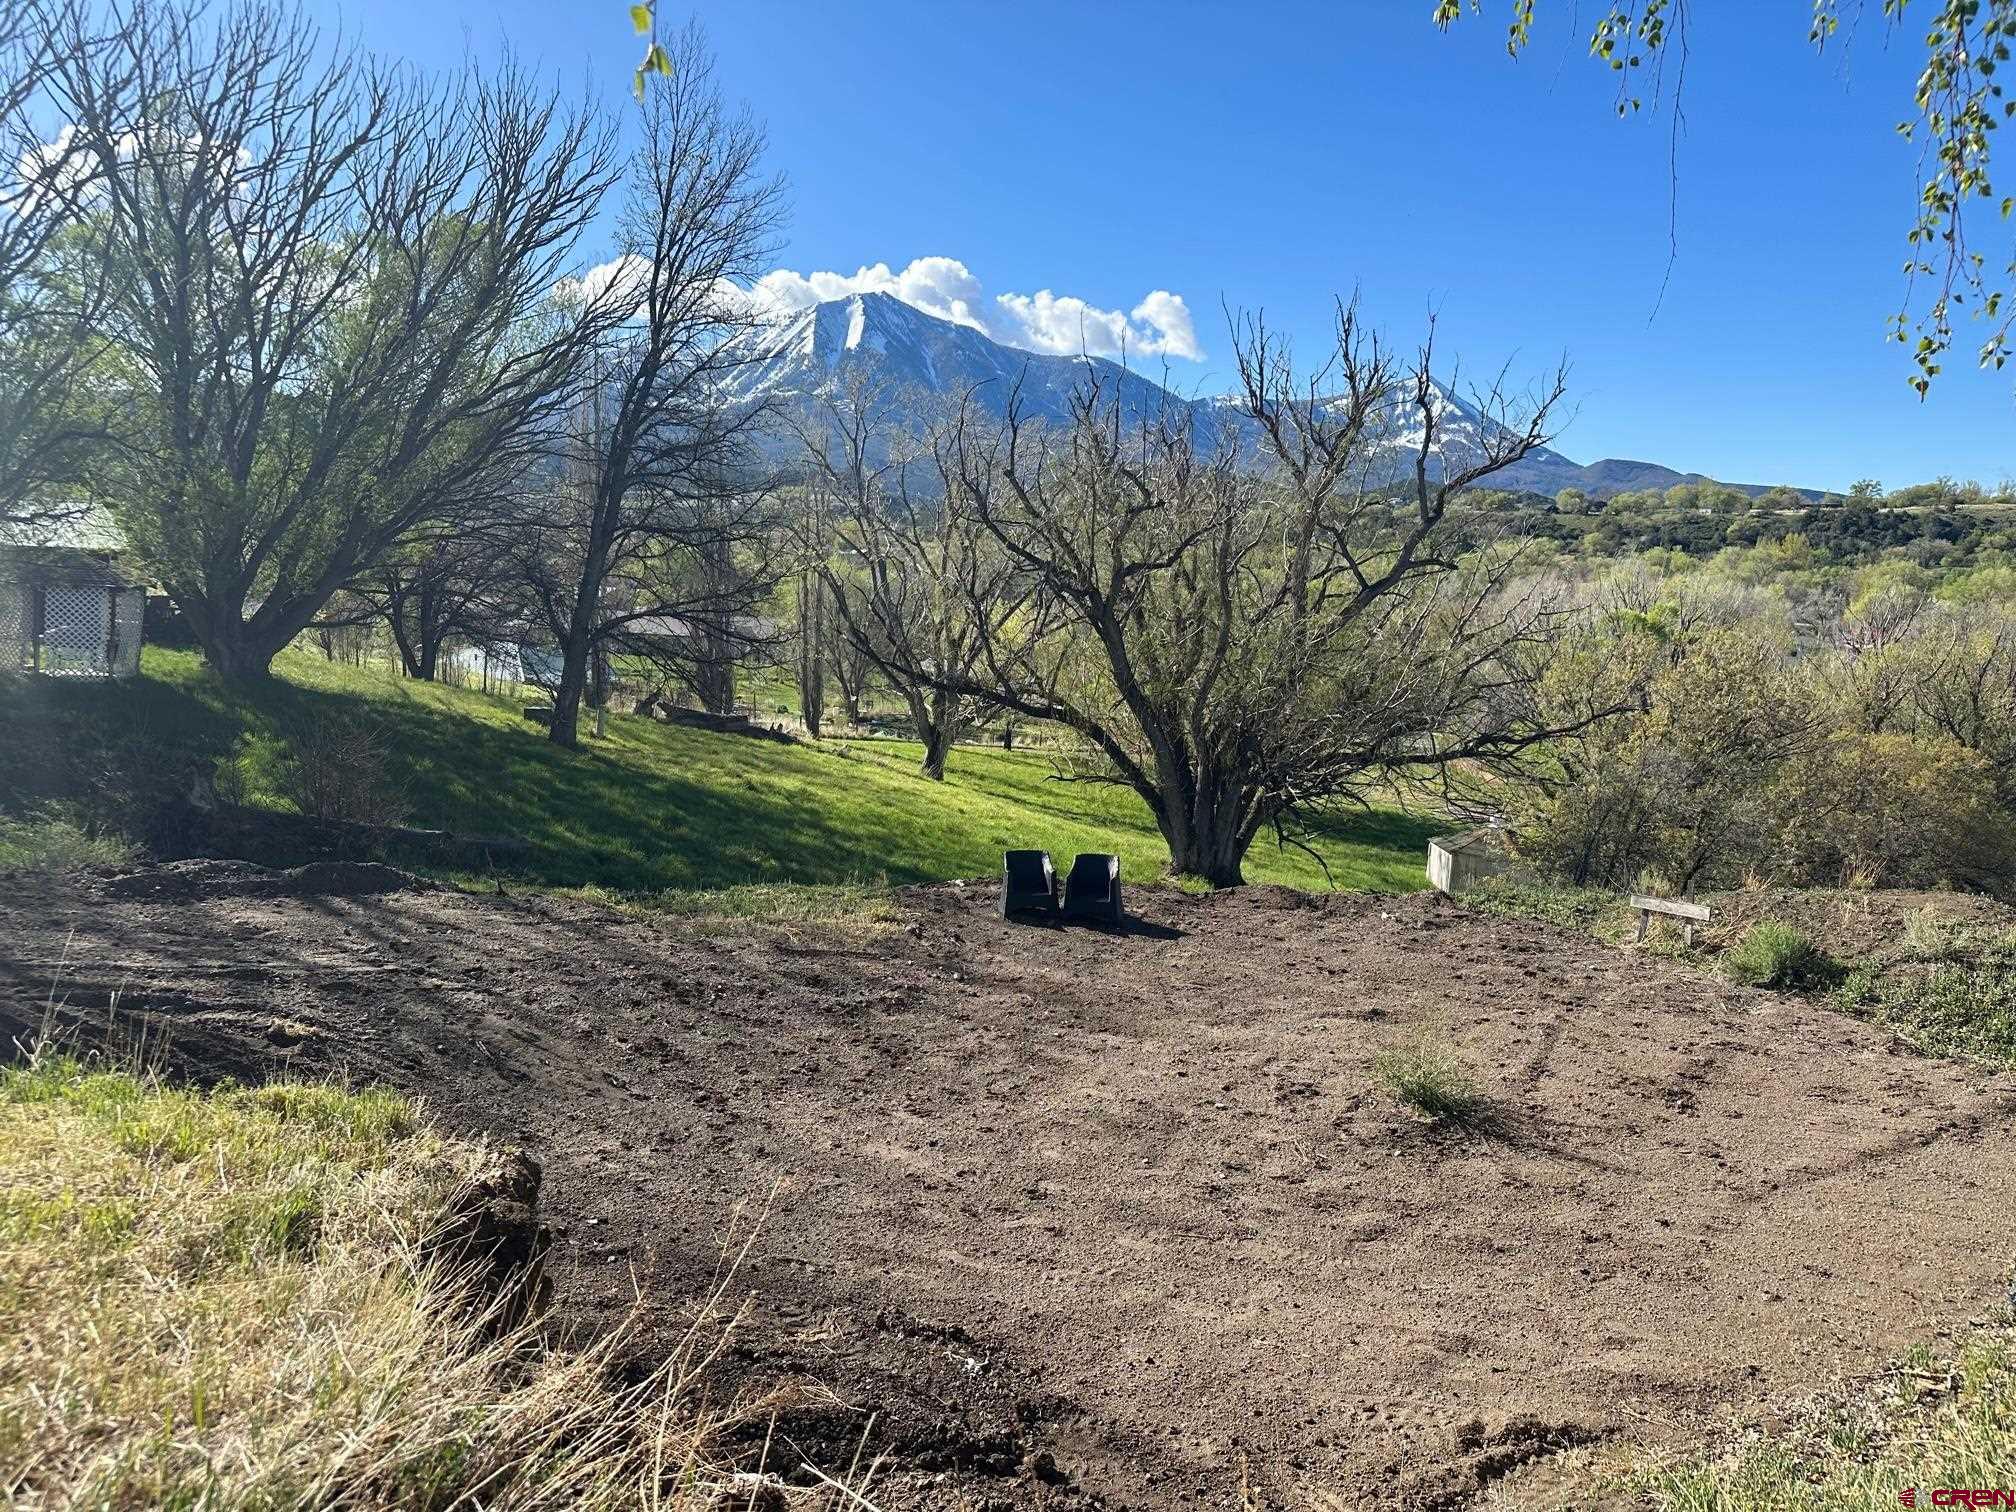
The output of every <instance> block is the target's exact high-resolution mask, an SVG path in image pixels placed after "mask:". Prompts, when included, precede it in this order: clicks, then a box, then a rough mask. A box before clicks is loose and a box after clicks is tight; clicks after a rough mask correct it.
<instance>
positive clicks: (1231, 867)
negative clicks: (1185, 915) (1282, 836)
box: [1150, 774, 1254, 887]
mask: <svg viewBox="0 0 2016 1512" xmlns="http://www.w3.org/2000/svg"><path fill="white" fill-rule="evenodd" d="M1186 775H1187V774H1186ZM1157 796H1158V799H1159V802H1158V803H1155V804H1151V805H1150V806H1151V807H1153V808H1154V809H1155V811H1156V823H1157V824H1158V826H1159V827H1160V828H1161V831H1162V838H1163V839H1165V840H1167V841H1168V842H1169V870H1170V872H1171V873H1172V874H1173V875H1175V876H1179V877H1196V878H1199V879H1200V880H1202V881H1205V882H1208V883H1210V884H1211V885H1212V886H1213V887H1244V886H1245V885H1246V876H1245V872H1244V870H1243V867H1244V863H1245V860H1246V851H1247V848H1248V847H1249V846H1251V845H1252V843H1253V830H1254V825H1253V824H1252V822H1251V818H1250V815H1249V812H1248V810H1249V807H1250V805H1249V803H1248V801H1247V797H1246V795H1245V794H1244V792H1243V791H1242V790H1241V789H1240V788H1239V787H1238V785H1237V784H1236V783H1229V782H1226V781H1224V780H1223V779H1214V778H1213V777H1210V776H1207V777H1205V778H1202V779H1194V778H1193V779H1192V780H1189V781H1183V780H1171V778H1170V776H1169V775H1168V774H1165V775H1164V777H1163V780H1162V783H1161V791H1160V793H1159V794H1158V795H1157Z"/></svg>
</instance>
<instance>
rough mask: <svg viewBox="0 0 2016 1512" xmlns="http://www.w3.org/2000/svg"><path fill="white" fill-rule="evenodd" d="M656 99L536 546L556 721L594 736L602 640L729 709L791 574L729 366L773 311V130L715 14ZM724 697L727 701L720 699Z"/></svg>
mask: <svg viewBox="0 0 2016 1512" xmlns="http://www.w3.org/2000/svg"><path fill="white" fill-rule="evenodd" d="M671 55H672V59H673V65H674V66H673V70H672V74H671V76H670V78H669V79H668V80H667V81H666V82H665V84H664V87H662V88H659V89H654V90H652V91H651V92H650V94H649V96H648V97H647V99H646V101H645V103H644V106H643V112H642V136H643V140H642V143H641V145H640V146H639V148H638V150H637V152H636V154H635V156H634V158H633V160H632V164H631V169H630V184H629V190H628V197H627V201H626V204H625V208H624V213H623V219H622V225H621V246H620V255H619V256H618V258H617V259H616V261H615V263H614V264H613V266H612V267H611V268H610V269H608V270H607V271H606V277H607V283H608V286H609V289H610V290H611V291H613V294H614V297H616V298H617V299H618V300H619V301H620V302H621V303H622V304H623V306H624V307H625V308H626V309H627V310H630V311H632V312H634V313H633V316H632V318H631V319H630V320H628V321H627V322H626V323H625V324H623V325H622V326H621V327H619V328H617V329H615V330H613V331H612V332H610V333H609V334H608V336H607V337H606V339H605V340H604V342H603V344H602V346H601V348H600V349H599V350H598V352H597V354H596V357H595V360H594V361H593V363H592V364H591V365H590V367H589V369H588V372H587V379H586V381H587V392H586V393H585V395H583V396H582V397H581V398H580V400H579V403H578V406H577V409H576V412H575V415H574V417H573V419H572V421H571V422H570V469H571V474H572V476H571V477H570V478H569V479H568V480H567V482H566V484H565V485H564V486H563V487H562V488H560V489H559V490H557V492H556V494H555V496H554V497H551V498H549V499H547V500H546V501H545V506H546V507H549V508H552V507H557V517H555V518H550V519H547V520H545V521H544V522H542V521H541V520H540V519H539V518H536V517H535V519H534V520H533V521H532V522H531V528H530V529H529V530H528V531H527V533H526V551H525V560H526V563H527V573H528V577H529V578H530V580H531V582H532V586H533V590H534V592H535V594H536V596H537V597H538V600H539V602H540V604H541V606H542V610H543V615H544V618H545V620H546V623H547V626H548V628H549V630H550V631H551V633H552V635H553V638H554V641H555V643H556V644H557V645H558V646H559V648H560V653H561V671H560V680H559V684H558V687H557V688H556V689H555V693H554V714H553V722H552V728H551V738H552V739H553V740H554V741H555V742H556V743H558V744H560V745H567V746H571V745H574V744H575V743H576V741H577V739H578V726H579V720H580V710H581V703H582V699H583V696H584V694H585V693H586V692H587V690H588V686H589V680H590V674H591V671H592V668H593V665H594V663H595V661H596V659H597V658H598V657H603V658H606V657H608V656H609V655H611V654H615V653H622V654H626V655H630V656H636V657H640V658H646V659H649V660H650V661H651V662H652V663H653V664H654V665H657V666H659V667H661V668H662V669H664V670H666V671H668V672H669V673H671V674H672V675H674V676H677V677H679V678H681V679H682V680H684V681H685V682H686V683H687V684H688V686H690V687H693V688H694V689H695V690H696V691H697V692H699V693H700V695H701V698H702V702H703V703H705V704H706V705H707V706H708V707H709V708H718V706H720V705H722V704H723V703H724V701H725V703H726V704H727V705H728V706H731V707H732V704H733V697H734V692H733V690H734V664H735V660H736V659H737V657H738V656H740V655H742V654H745V653H746V652H747V651H748V650H749V649H751V648H753V647H755V646H758V645H760V644H763V643H765V642H767V641H768V640H769V639H770V638H771V633H772V632H771V631H770V630H769V628H768V626H767V625H764V624H762V623H761V622H759V621H758V620H757V619H756V616H755V610H756V608H757V606H758V605H760V604H761V602H762V601H763V599H764V597H765V596H766V595H767V594H768V592H769V591H770V589H771V588H772V587H773V586H774V585H775V583H776V581H777V580H778V576H779V574H778V573H777V571H776V570H775V568H774V566H773V564H772V559H771V553H770V549H769V548H770V542H771V539H772V534H773V530H774V526H775V518H774V516H775V508H774V500H773V498H772V496H771V494H770V492H769V491H768V489H767V487H766V486H765V485H764V482H763V479H762V477H761V470H760V468H759V467H758V466H757V465H756V464H757V458H756V456H755V453H754V449H753V445H752V443H753V440H754V437H755V433H756V427H757V425H758V424H759V422H760V421H761V419H762V418H763V417H762V415H761V413H760V411H759V410H757V409H755V408H752V407H750V406H747V405H736V404H733V403H731V402H730V401H729V399H728V398H727V397H726V396H725V394H724V381H725V380H726V379H727V378H728V376H729V375H730V374H731V373H732V372H733V371H734V368H735V367H736V366H737V365H738V364H739V363H740V362H741V361H742V360H744V359H743V357H742V354H741V352H740V349H739V348H738V346H737V344H736V342H735V341H734V339H733V338H734V337H735V336H736V335H737V334H738V333H739V332H741V331H742V330H744V329H746V328H748V327H750V326H752V325H754V324H755V323H756V320H757V317H756V315H755V313H754V312H753V311H752V310H751V309H750V307H749V305H748V303H747V301H746V299H744V298H743V297H742V296H741V295H740V292H739V290H738V288H737V287H736V286H737V284H738V282H744V281H747V280H748V279H751V278H753V277H755V276H756V275H757V274H758V273H759V272H760V271H761V265H762V262H763V259H764V258H765V257H766V256H767V255H768V253H769V252H770V250H771V248H772V244H773V239H774V236H775V231H776V227H777V224H778V220H779V215H780V205H781V193H782V191H781V186H780V185H779V183H778V182H777V181H776V180H774V179H771V178H766V177H765V176H764V175H763V173H762V168H761V160H762V155H763V150H764V137H763V133H762V131H761V129H760V128H759V127H758V126H757V125H756V123H755V122H754V121H752V120H751V119H750V118H749V117H748V116H747V115H746V114H738V113H733V112H731V111H730V110H729V109H728V108H727V106H726V105H725V104H724V103H723V101H722V98H721V95H720V93H719V90H718V89H717V88H716V86H715V83H714V78H713V66H712V62H711V60H710V59H709V57H708V55H707V52H706V48H705V46H704V44H703V42H702V39H701V36H700V34H699V32H698V31H697V30H695V29H689V30H688V31H687V32H686V33H685V34H684V35H683V36H682V37H681V38H680V39H679V41H678V42H677V43H676V44H674V46H673V47H672V50H671ZM721 711H722V712H725V710H721Z"/></svg>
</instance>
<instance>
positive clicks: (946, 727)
mask: <svg viewBox="0 0 2016 1512" xmlns="http://www.w3.org/2000/svg"><path fill="white" fill-rule="evenodd" d="M903 698H904V702H905V703H907V704H909V705H910V722H911V723H912V724H914V725H916V726H917V738H918V739H919V740H921V741H923V742H924V759H923V761H921V762H919V763H918V766H917V770H918V771H919V772H920V773H922V774H923V775H924V776H926V777H929V778H930V779H931V780H932V781H933V782H943V781H944V780H945V758H946V757H947V756H949V755H950V754H951V752H952V725H953V717H952V716H953V714H954V713H955V712H956V706H954V705H952V704H951V701H950V700H949V699H947V698H946V696H945V695H944V694H943V693H939V692H937V691H935V690H934V691H933V692H932V694H931V695H930V697H929V698H928V699H927V698H926V697H925V695H924V692H923V690H922V689H921V688H914V687H912V688H905V689H904V690H903Z"/></svg>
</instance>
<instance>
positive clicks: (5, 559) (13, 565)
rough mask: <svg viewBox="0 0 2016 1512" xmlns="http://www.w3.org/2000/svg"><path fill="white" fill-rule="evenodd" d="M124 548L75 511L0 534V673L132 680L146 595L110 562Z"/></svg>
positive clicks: (108, 526)
mask: <svg viewBox="0 0 2016 1512" xmlns="http://www.w3.org/2000/svg"><path fill="white" fill-rule="evenodd" d="M124 544H125V543H124V541H123V540H122V539H121V537H120V536H119V533H118V530H117V528H116V527H114V526H113V525H112V523H111V521H110V520H109V519H108V518H106V517H105V516H104V514H103V512H102V511H96V510H93V509H91V508H89V507H88V506H82V505H80V506H77V507H75V508H66V507H63V506H54V507H53V512H52V516H51V517H50V518H45V519H39V520H36V521H34V522H32V523H19V524H15V525H13V526H10V527H7V528H5V529H4V530H0V668H4V669H6V670H9V671H21V672H34V673H40V674H42V675H43V676H46V677H134V676H137V675H138V674H139V671H140V636H141V626H142V621H143V617H144V615H145V613H146V608H147V591H146V589H145V588H143V587H142V586H141V585H140V584H139V583H138V582H135V581H134V580H133V579H132V578H130V577H129V576H128V575H127V574H126V573H125V572H123V571H122V570H121V569H120V568H119V566H118V564H117V560H116V559H117V556H118V553H119V552H120V551H121V550H122V549H123V547H124Z"/></svg>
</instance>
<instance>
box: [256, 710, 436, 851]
mask: <svg viewBox="0 0 2016 1512" xmlns="http://www.w3.org/2000/svg"><path fill="white" fill-rule="evenodd" d="M390 758H391V741H390V739H389V737H388V736H387V735H386V733H385V730H384V728H383V726H381V725H379V724H378V723H376V722H375V721H373V720H370V719H367V718H360V717H358V716H357V715H355V714H347V715H343V716H337V715H333V714H309V715H305V716H303V717H302V718H300V719H298V720H296V721H295V722H294V724H293V726H292V728H291V729H290V730H289V731H288V733H287V739H286V747H285V749H284V751H283V752H282V754H281V757H280V760H279V762H278V771H277V772H276V773H275V786H276V787H277V788H278V789H279V791H280V794H281V796H282V797H284V798H286V799H288V800H289V801H290V802H291V803H293V805H294V806H295V807H296V808H297V809H299V810H300V811H301V812H302V813H304V814H306V815H307V816H308V817H309V818H311V819H328V820H334V821H337V822H339V823H348V824H398V823H399V822H400V821H401V820H403V819H404V818H405V817H406V815H407V812H408V808H407V802H406V793H405V790H404V789H403V788H402V787H401V786H400V785H399V784H398V783H396V782H395V781H394V780H393V778H392V774H391V761H390Z"/></svg>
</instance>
